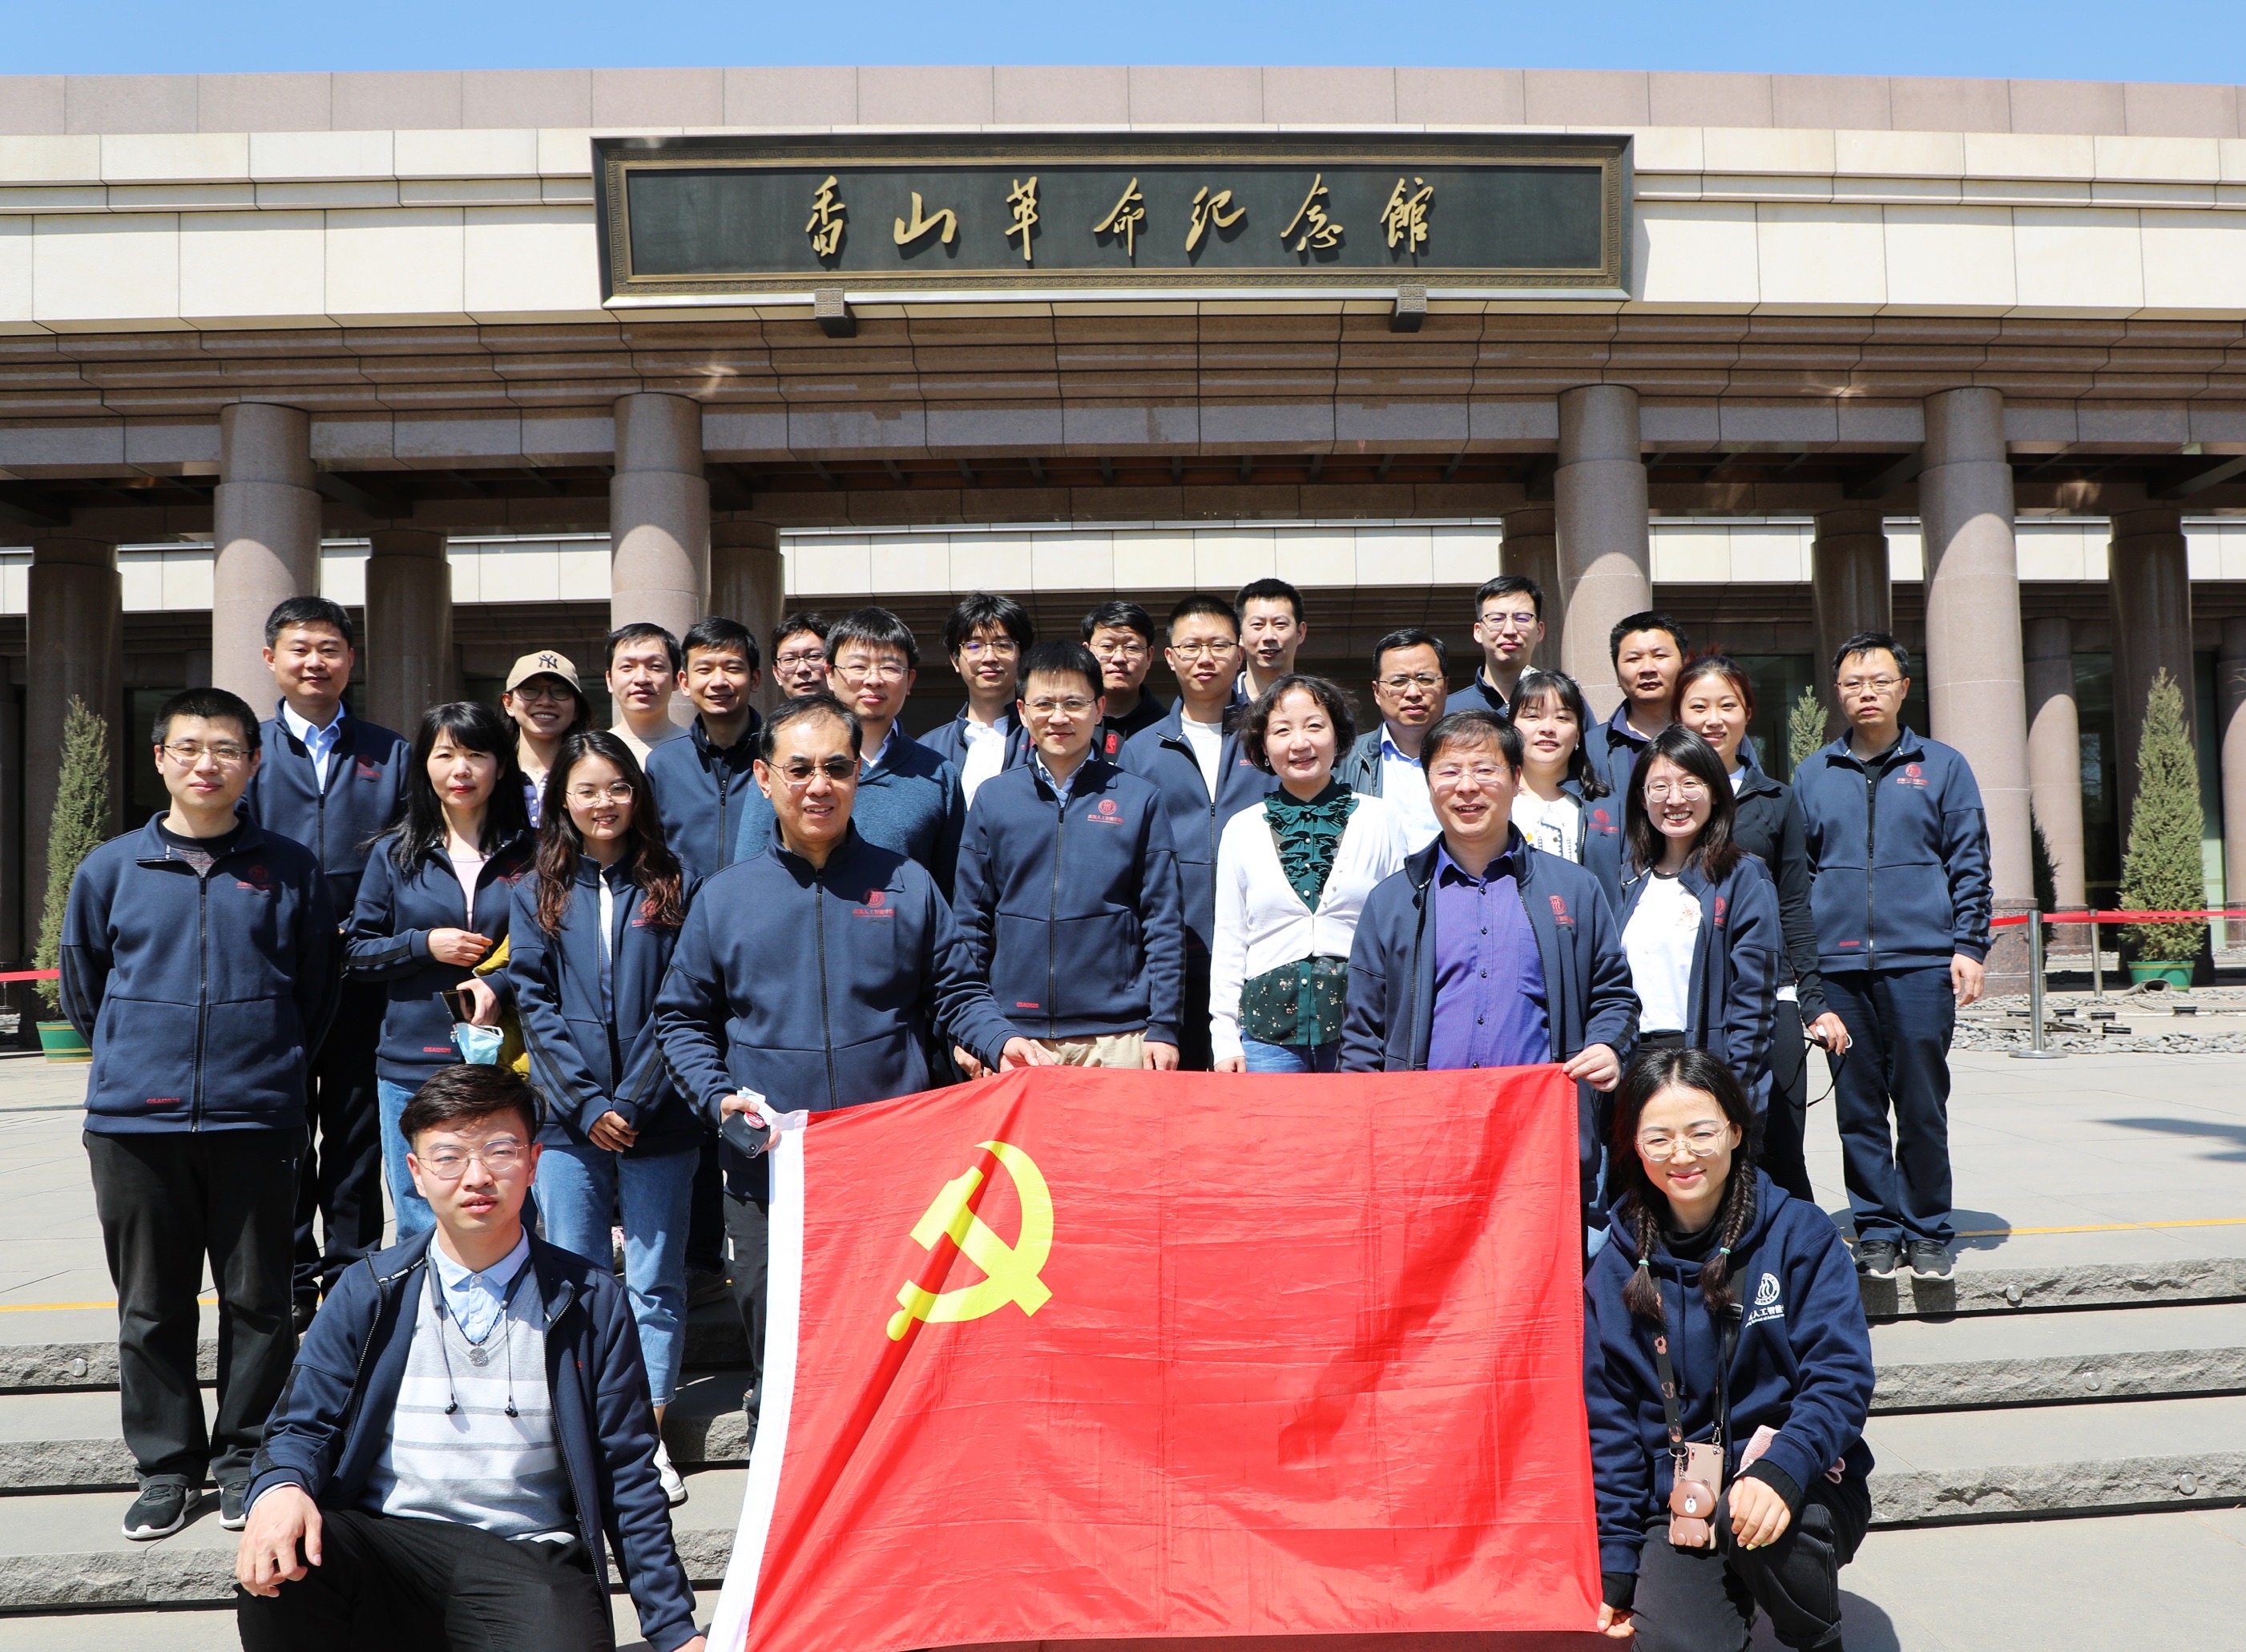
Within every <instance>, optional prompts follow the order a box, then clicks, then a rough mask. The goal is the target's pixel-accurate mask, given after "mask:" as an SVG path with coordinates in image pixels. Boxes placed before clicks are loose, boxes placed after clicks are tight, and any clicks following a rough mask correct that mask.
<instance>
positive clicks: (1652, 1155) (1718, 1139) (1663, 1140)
mask: <svg viewBox="0 0 2246 1652" xmlns="http://www.w3.org/2000/svg"><path fill="white" fill-rule="evenodd" d="M1727 1133H1728V1126H1726V1125H1719V1124H1712V1123H1709V1124H1698V1125H1693V1126H1692V1127H1691V1129H1690V1130H1687V1131H1686V1132H1684V1135H1683V1136H1682V1137H1679V1136H1677V1135H1675V1134H1673V1133H1671V1132H1669V1131H1666V1130H1641V1131H1640V1132H1638V1133H1637V1150H1638V1152H1642V1153H1644V1155H1645V1156H1646V1157H1647V1158H1648V1159H1667V1158H1669V1157H1671V1155H1672V1154H1674V1153H1675V1152H1676V1151H1677V1144H1678V1141H1680V1140H1681V1141H1683V1142H1684V1146H1685V1148H1686V1150H1687V1151H1688V1152H1691V1155H1692V1157H1693V1158H1695V1159H1705V1158H1707V1157H1708V1156H1709V1155H1710V1154H1712V1153H1713V1152H1716V1151H1717V1149H1719V1147H1721V1146H1723V1145H1724V1137H1725V1135H1726V1134H1727Z"/></svg>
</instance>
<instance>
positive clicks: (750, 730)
mask: <svg viewBox="0 0 2246 1652" xmlns="http://www.w3.org/2000/svg"><path fill="white" fill-rule="evenodd" d="M764 726H765V720H764V718H763V717H759V715H758V714H757V710H756V708H755V707H754V706H752V707H750V708H749V726H748V727H747V728H746V729H745V731H743V732H742V734H741V738H739V739H738V740H736V741H734V742H733V743H732V744H731V745H719V744H718V743H717V742H716V741H715V740H713V739H711V738H710V731H709V730H708V729H706V728H704V726H703V725H702V719H701V717H695V719H694V721H693V722H692V723H691V724H688V725H687V729H686V734H687V738H689V739H691V740H692V741H693V742H694V750H695V751H697V752H698V753H699V754H700V756H701V758H702V761H703V762H704V764H705V765H706V764H707V763H708V762H709V761H710V759H711V758H713V757H722V758H732V759H733V760H734V761H736V762H737V763H745V762H746V761H747V760H748V759H749V758H752V757H754V756H755V755H756V752H755V751H753V750H751V749H750V748H752V747H753V746H754V745H755V744H756V740H757V737H758V736H759V734H761V733H763V732H764Z"/></svg>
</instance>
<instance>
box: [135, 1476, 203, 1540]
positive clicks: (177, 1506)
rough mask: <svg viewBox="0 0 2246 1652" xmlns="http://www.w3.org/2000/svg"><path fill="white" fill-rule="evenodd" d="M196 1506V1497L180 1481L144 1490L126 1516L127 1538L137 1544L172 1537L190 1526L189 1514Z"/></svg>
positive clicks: (167, 1482)
mask: <svg viewBox="0 0 2246 1652" xmlns="http://www.w3.org/2000/svg"><path fill="white" fill-rule="evenodd" d="M193 1506H194V1494H193V1493H192V1492H189V1491H188V1490H187V1487H186V1486H184V1485H180V1484H179V1482H177V1481H176V1480H158V1481H156V1482H155V1483H154V1484H153V1485H146V1486H143V1487H142V1488H141V1491H140V1496H138V1497H136V1498H134V1499H133V1506H132V1507H131V1508H129V1509H127V1510H126V1512H125V1535H126V1536H127V1537H129V1538H131V1539H132V1540H133V1541H134V1542H135V1543H146V1542H150V1541H152V1540H154V1539H156V1538H160V1537H169V1536H171V1535H172V1533H174V1532H176V1531H178V1530H179V1529H180V1527H181V1526H185V1525H186V1524H187V1511H188V1509H190V1508H192V1507H193Z"/></svg>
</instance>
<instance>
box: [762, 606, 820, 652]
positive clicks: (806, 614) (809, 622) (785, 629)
mask: <svg viewBox="0 0 2246 1652" xmlns="http://www.w3.org/2000/svg"><path fill="white" fill-rule="evenodd" d="M805 631H808V632H810V633H811V634H812V636H815V637H817V638H818V639H819V642H820V646H821V647H822V648H823V647H825V645H826V642H827V616H826V615H824V614H820V613H818V612H816V611H814V610H813V609H811V608H798V609H796V611H795V612H794V613H793V614H791V615H788V616H787V617H786V619H784V620H782V621H781V622H779V624H778V625H775V626H773V627H772V657H773V658H774V659H778V658H779V645H780V644H781V643H783V642H786V641H787V639H788V638H790V637H792V636H797V635H799V634H800V633H801V632H805Z"/></svg>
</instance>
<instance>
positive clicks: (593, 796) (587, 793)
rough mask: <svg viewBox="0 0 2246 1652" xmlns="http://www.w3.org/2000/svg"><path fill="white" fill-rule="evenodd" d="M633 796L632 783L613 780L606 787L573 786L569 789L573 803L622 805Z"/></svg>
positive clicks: (570, 799)
mask: <svg viewBox="0 0 2246 1652" xmlns="http://www.w3.org/2000/svg"><path fill="white" fill-rule="evenodd" d="M631 794H632V788H631V782H630V781H629V780H612V781H610V782H609V784H608V785H573V786H571V787H570V788H569V801H570V802H572V803H622V802H624V801H625V800H626V799H629V798H630V796H631Z"/></svg>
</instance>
